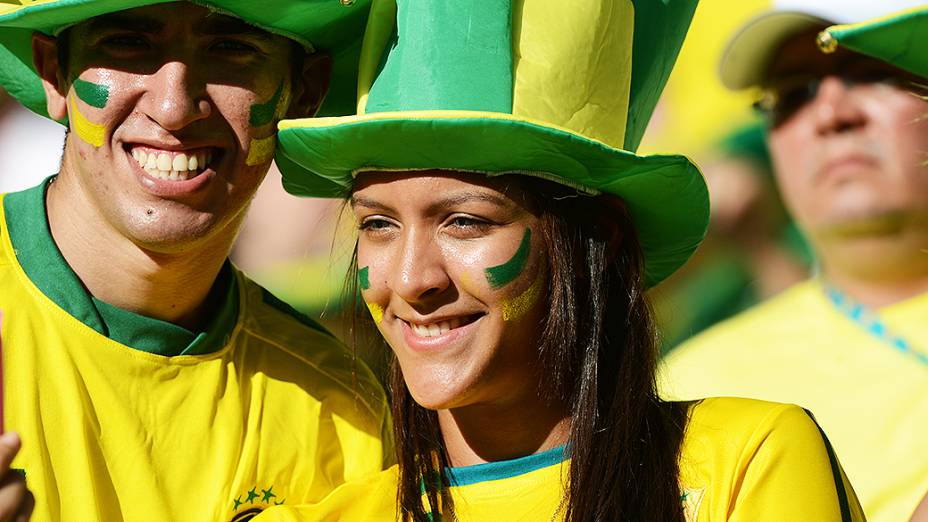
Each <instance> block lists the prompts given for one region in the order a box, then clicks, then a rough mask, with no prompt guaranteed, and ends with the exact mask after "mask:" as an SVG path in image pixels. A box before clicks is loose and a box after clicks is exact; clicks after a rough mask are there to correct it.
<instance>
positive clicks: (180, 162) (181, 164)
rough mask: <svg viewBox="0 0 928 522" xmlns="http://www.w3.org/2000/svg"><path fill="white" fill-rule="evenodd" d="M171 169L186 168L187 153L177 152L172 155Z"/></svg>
mask: <svg viewBox="0 0 928 522" xmlns="http://www.w3.org/2000/svg"><path fill="white" fill-rule="evenodd" d="M171 167H173V170H187V155H186V154H178V155H177V156H174V161H173V162H172V163H171Z"/></svg>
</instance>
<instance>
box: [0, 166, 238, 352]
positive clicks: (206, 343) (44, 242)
mask: <svg viewBox="0 0 928 522" xmlns="http://www.w3.org/2000/svg"><path fill="white" fill-rule="evenodd" d="M53 179H54V176H53V177H50V178H48V179H46V180H45V181H44V182H43V183H41V184H40V185H38V186H36V187H33V188H31V189H28V190H24V191H22V192H16V193H12V194H7V195H6V196H5V198H4V200H3V202H4V208H5V219H6V222H7V227H8V229H9V233H10V241H11V243H12V244H13V249H14V250H15V251H16V259H17V260H18V261H19V264H20V265H21V266H22V268H23V271H24V272H25V273H26V275H27V276H29V279H30V280H32V282H33V284H35V286H37V287H38V288H39V290H41V291H42V293H44V294H45V295H46V296H47V297H48V298H49V299H51V300H52V301H54V302H55V303H56V304H57V305H58V306H60V307H61V308H62V309H64V310H65V311H66V312H68V313H69V314H71V315H72V316H73V317H75V318H76V319H77V320H79V321H80V322H82V323H84V324H85V325H87V326H88V327H90V328H92V329H94V330H96V331H97V332H99V333H100V334H101V335H104V336H106V337H109V338H110V339H112V340H113V341H116V342H118V343H120V344H123V345H125V346H128V347H130V348H133V349H135V350H140V351H143V352H148V353H153V354H156V355H163V356H168V357H170V356H175V355H203V354H207V353H212V352H215V351H217V350H219V349H220V348H222V346H223V345H224V344H225V342H226V337H227V336H228V334H229V333H230V332H231V331H232V328H233V327H234V326H235V323H236V321H237V320H238V285H237V283H236V278H235V273H234V271H233V269H232V265H231V263H229V262H228V261H226V262H225V264H224V265H223V266H222V269H221V270H220V271H219V275H218V277H217V278H216V282H215V283H214V284H213V288H212V290H210V293H209V296H208V297H207V299H208V300H209V302H211V303H214V306H213V307H212V308H213V309H214V310H215V314H214V315H213V317H212V318H211V319H210V321H209V322H208V324H207V326H206V328H205V330H204V331H202V332H191V331H190V330H187V329H186V328H183V327H181V326H177V325H175V324H172V323H168V322H165V321H161V320H158V319H153V318H151V317H145V316H142V315H139V314H135V313H132V312H129V311H126V310H123V309H121V308H117V307H115V306H112V305H110V304H107V303H104V302H103V301H100V300H99V299H97V298H95V297H93V296H92V295H90V292H88V291H87V289H86V288H84V285H83V283H81V280H80V279H79V278H78V277H77V274H75V273H74V271H73V270H71V267H70V266H68V263H67V262H66V261H65V259H64V257H63V256H62V255H61V252H60V251H59V250H58V246H57V245H56V244H55V240H54V239H53V238H52V235H51V230H50V228H49V226H48V216H47V214H46V211H45V191H46V189H47V188H48V185H49V184H50V183H51V182H52V180H53Z"/></svg>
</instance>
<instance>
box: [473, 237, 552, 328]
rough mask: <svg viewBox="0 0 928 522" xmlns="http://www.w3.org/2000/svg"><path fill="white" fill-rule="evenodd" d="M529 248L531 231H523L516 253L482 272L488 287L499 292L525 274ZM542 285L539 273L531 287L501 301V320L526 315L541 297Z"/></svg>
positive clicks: (542, 281) (514, 318) (540, 273)
mask: <svg viewBox="0 0 928 522" xmlns="http://www.w3.org/2000/svg"><path fill="white" fill-rule="evenodd" d="M531 248H532V231H531V229H525V234H524V235H523V236H522V241H521V243H519V249H518V250H516V253H515V254H513V256H512V257H511V258H510V259H509V260H508V261H506V262H505V263H503V264H501V265H497V266H494V267H490V268H487V269H485V270H484V275H485V277H486V280H487V283H489V284H490V287H491V288H493V289H494V290H501V289H503V288H504V287H506V286H508V285H509V284H510V283H512V282H513V281H515V280H516V279H518V278H519V276H521V275H522V274H523V273H524V272H525V267H526V265H527V264H528V258H529V254H530V253H531ZM543 285H544V278H543V274H542V271H539V273H538V275H537V276H536V277H535V281H534V282H533V283H532V284H531V286H529V287H528V288H527V289H526V290H525V291H523V292H522V293H521V294H519V295H517V296H515V297H512V298H509V299H506V300H504V301H503V320H504V321H515V320H516V319H519V318H521V317H523V316H524V315H525V314H526V313H528V311H529V310H531V309H532V307H534V306H535V303H537V302H538V299H539V298H540V297H541V293H542V289H543Z"/></svg>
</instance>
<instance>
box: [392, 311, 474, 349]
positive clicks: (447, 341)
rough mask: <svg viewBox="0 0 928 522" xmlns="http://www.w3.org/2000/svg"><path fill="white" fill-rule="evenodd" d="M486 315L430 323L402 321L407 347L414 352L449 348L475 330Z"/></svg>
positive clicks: (438, 320)
mask: <svg viewBox="0 0 928 522" xmlns="http://www.w3.org/2000/svg"><path fill="white" fill-rule="evenodd" d="M483 316H484V314H472V315H462V316H455V317H448V318H441V319H438V318H436V319H435V320H433V321H430V322H424V321H418V322H410V321H406V320H402V319H401V323H402V328H403V333H404V337H405V340H406V345H407V346H408V347H409V348H410V349H412V350H413V351H419V352H429V351H435V350H437V349H440V348H444V347H447V346H449V345H452V344H454V343H455V342H456V341H458V340H460V339H461V338H462V337H464V336H466V335H468V334H469V332H471V331H472V330H473V328H474V327H475V326H476V324H477V322H478V321H479V320H480V319H481V318H482V317H483Z"/></svg>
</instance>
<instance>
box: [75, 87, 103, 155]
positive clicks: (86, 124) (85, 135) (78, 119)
mask: <svg viewBox="0 0 928 522" xmlns="http://www.w3.org/2000/svg"><path fill="white" fill-rule="evenodd" d="M71 126H72V127H73V128H74V133H75V134H77V137H78V138H80V139H82V140H84V141H85V142H87V143H89V144H91V145H93V146H94V147H101V146H103V141H104V137H105V136H106V126H105V125H97V124H96V123H92V122H91V121H90V120H88V119H87V118H86V117H85V116H84V115H83V114H81V111H80V109H78V108H77V102H75V101H74V96H71Z"/></svg>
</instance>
